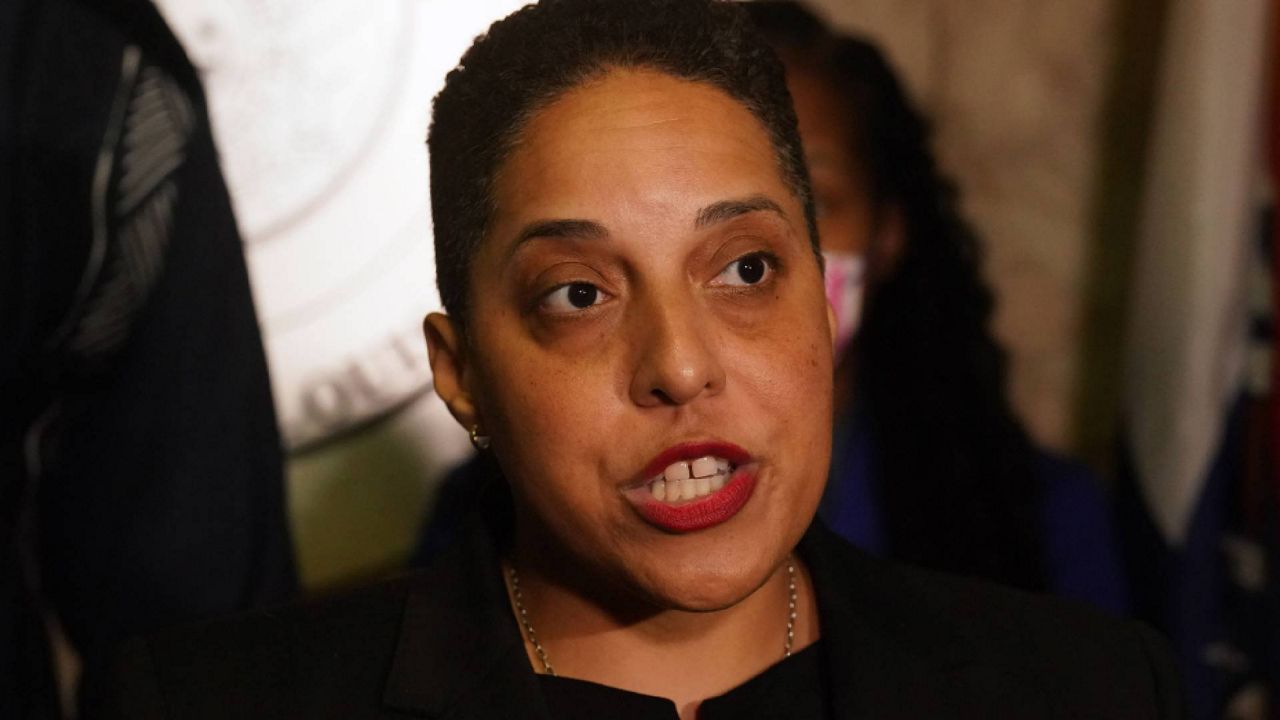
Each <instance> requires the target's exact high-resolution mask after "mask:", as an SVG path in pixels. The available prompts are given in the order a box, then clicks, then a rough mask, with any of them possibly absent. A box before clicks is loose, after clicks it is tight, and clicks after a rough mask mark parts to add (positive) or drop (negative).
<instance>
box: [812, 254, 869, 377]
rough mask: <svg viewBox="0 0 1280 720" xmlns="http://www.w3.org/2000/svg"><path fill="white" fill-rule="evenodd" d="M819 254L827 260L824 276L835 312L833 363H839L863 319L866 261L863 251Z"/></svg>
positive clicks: (829, 298)
mask: <svg viewBox="0 0 1280 720" xmlns="http://www.w3.org/2000/svg"><path fill="white" fill-rule="evenodd" d="M822 257H823V259H824V260H825V261H826V269H825V270H824V272H823V277H824V279H825V281H826V285H827V299H828V300H829V301H831V307H832V309H834V310H835V314H836V333H835V337H834V338H833V341H834V343H835V358H836V364H837V365H839V364H840V361H841V360H843V359H844V353H845V351H846V350H848V349H849V343H851V342H852V341H853V336H854V334H856V333H857V331H858V323H859V321H860V320H861V319H862V282H863V280H862V276H863V273H864V272H865V270H866V261H865V260H863V258H862V255H860V254H857V253H850V252H834V251H832V252H828V251H823V253H822Z"/></svg>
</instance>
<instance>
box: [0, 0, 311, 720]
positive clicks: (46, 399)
mask: <svg viewBox="0 0 1280 720" xmlns="http://www.w3.org/2000/svg"><path fill="white" fill-rule="evenodd" d="M0 149H2V150H3V156H4V162H5V172H4V173H2V174H3V177H4V178H5V181H4V182H3V183H0V717H3V718H35V717H49V718H53V717H58V716H59V713H57V711H56V710H55V708H54V702H53V698H54V695H53V685H52V680H51V675H50V673H49V668H50V667H51V666H52V663H51V662H50V659H49V654H48V650H47V647H46V645H45V640H44V623H43V619H42V618H41V617H40V616H39V612H49V613H52V614H53V615H54V616H55V617H56V619H57V620H58V622H59V624H60V625H61V628H62V629H63V631H64V632H65V633H66V636H67V637H68V638H69V639H70V641H71V644H72V645H73V647H74V649H75V650H76V651H77V652H78V653H79V654H80V656H81V658H82V660H83V661H84V675H83V685H82V687H83V703H82V708H81V717H83V718H93V717H96V716H95V713H94V710H95V702H94V701H95V697H96V694H97V692H98V690H99V689H101V685H100V684H99V683H98V678H99V677H100V672H99V671H100V670H101V669H102V667H103V666H105V665H106V664H107V663H108V662H109V660H110V658H111V657H112V656H113V655H114V652H115V650H116V648H117V646H118V644H119V643H120V642H122V641H123V640H124V639H126V638H128V637H130V636H133V635H137V634H140V633H147V632H152V631H154V630H155V629H157V628H159V627H163V626H167V625H172V624H175V623H179V622H182V623H187V622H191V621H193V620H196V619H199V618H206V617H215V616H223V615H226V614H228V613H232V612H242V611H244V610H248V609H250V608H253V607H261V606H264V605H266V604H276V603H279V602H282V601H283V600H284V599H286V598H288V597H290V596H291V595H292V594H293V590H294V587H295V578H294V569H293V554H292V547H291V543H290V539H289V535H288V532H287V525H286V522H285V507H284V487H283V485H284V481H283V478H284V476H283V472H282V468H281V463H282V455H281V449H280V437H279V434H278V432H277V430H276V423H275V413H274V409H273V405H272V399H271V388H270V384H269V381H268V375H267V364H266V358H265V355H264V353H263V347H262V342H261V339H260V338H259V333H258V324H257V318H256V316H255V313H254V307H253V299H252V296H251V294H250V287H249V277H248V274H247V272H246V269H245V262H244V257H243V255H242V249H241V242H240V235H239V233H238V231H237V229H236V222H235V217H234V216H233V214H232V209H231V202H230V199H229V198H228V195H227V190H226V187H225V186H224V183H223V179H222V174H221V171H220V169H219V166H218V158H217V152H216V150H215V147H214V143H213V138H212V135H211V130H210V126H209V121H208V114H207V112H206V104H205V98H204V94H203V92H202V90H201V87H200V84H199V81H198V78H197V76H196V71H195V69H194V68H193V67H192V66H191V64H190V63H189V62H188V61H187V58H186V57H185V55H184V54H183V51H182V48H181V47H180V46H179V44H178V42H177V40H176V39H175V38H174V37H173V35H172V34H171V33H170V32H169V30H168V28H167V27H166V26H165V23H164V21H163V19H162V18H161V16H160V14H159V12H158V11H157V9H156V7H155V5H154V4H153V3H152V2H149V1H148V0H16V1H14V2H6V1H5V0H0ZM37 608H39V610H37Z"/></svg>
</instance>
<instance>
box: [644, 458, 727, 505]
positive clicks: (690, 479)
mask: <svg viewBox="0 0 1280 720" xmlns="http://www.w3.org/2000/svg"><path fill="white" fill-rule="evenodd" d="M731 468H732V464H731V463H730V462H729V461H728V460H725V459H724V458H718V457H713V456H710V455H708V456H706V457H700V458H697V459H696V460H692V461H684V460H679V461H676V462H673V463H671V464H670V465H668V466H667V467H666V469H665V470H663V471H662V475H661V477H658V478H655V479H654V480H653V482H651V483H650V484H649V492H650V493H651V494H652V495H653V499H655V500H659V501H665V502H677V501H680V500H693V499H694V498H698V497H702V496H704V495H710V494H711V493H713V492H715V491H717V490H719V489H720V488H722V487H724V483H725V479H726V478H727V477H728V476H729V470H730V469H731Z"/></svg>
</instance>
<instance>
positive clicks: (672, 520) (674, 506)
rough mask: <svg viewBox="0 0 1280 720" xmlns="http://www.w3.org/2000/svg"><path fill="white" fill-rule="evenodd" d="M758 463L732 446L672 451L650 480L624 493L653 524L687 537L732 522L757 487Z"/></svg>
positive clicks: (649, 473) (651, 469) (648, 472)
mask: <svg viewBox="0 0 1280 720" xmlns="http://www.w3.org/2000/svg"><path fill="white" fill-rule="evenodd" d="M757 469H758V463H757V462H755V461H754V460H753V459H752V457H751V455H750V454H749V453H748V452H747V451H745V450H743V449H742V448H740V447H738V446H736V445H732V444H730V443H720V442H713V443H687V444H684V445H678V446H675V447H673V448H670V449H668V450H666V451H664V452H663V453H661V454H660V455H659V456H658V457H657V458H654V460H653V462H651V463H650V464H649V465H648V466H647V467H646V468H645V472H644V477H645V478H647V479H646V480H644V481H642V482H640V483H638V484H637V485H635V486H633V487H632V488H630V489H629V490H627V491H626V492H625V493H624V496H625V497H626V498H627V500H628V501H629V502H630V503H631V505H632V507H634V508H635V509H636V511H637V512H638V513H639V514H640V516H641V517H642V518H644V519H645V520H646V521H647V522H649V524H651V525H654V526H656V527H658V528H660V529H662V530H666V531H668V532H676V533H684V532H692V531H695V530H701V529H704V528H707V527H711V526H714V525H719V524H720V523H722V522H725V521H727V520H729V519H730V518H732V517H733V516H734V515H736V514H737V513H738V511H739V510H741V509H742V507H743V506H744V505H745V504H746V502H747V500H748V499H750V497H751V493H752V491H753V490H754V489H755V482H756V470H757Z"/></svg>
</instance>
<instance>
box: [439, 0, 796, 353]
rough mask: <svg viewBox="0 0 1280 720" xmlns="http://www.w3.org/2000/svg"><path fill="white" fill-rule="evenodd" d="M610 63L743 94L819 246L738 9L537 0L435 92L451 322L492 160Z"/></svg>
mask: <svg viewBox="0 0 1280 720" xmlns="http://www.w3.org/2000/svg"><path fill="white" fill-rule="evenodd" d="M614 68H643V69H651V70H655V71H659V72H663V73H666V74H668V75H671V76H673V77H676V78H680V79H684V80H691V81H695V82H702V83H706V84H708V85H710V86H712V87H715V88H718V89H719V90H721V91H723V92H725V93H727V94H728V95H729V96H730V97H732V98H734V99H735V100H737V101H738V102H740V103H742V104H743V106H745V107H746V109H747V110H748V111H750V112H751V114H752V115H753V116H754V117H755V118H756V119H757V120H759V121H760V123H761V124H762V125H763V126H764V129H765V131H766V132H767V133H768V136H769V140H770V142H771V143H772V145H773V147H774V150H775V152H776V154H777V159H778V166H779V169H780V171H781V173H782V178H783V180H784V181H785V182H786V184H787V185H788V187H789V188H790V189H791V191H792V192H793V193H794V194H795V196H796V198H797V199H799V200H800V202H801V203H802V205H803V207H804V213H805V220H806V222H807V225H808V231H809V238H810V242H811V243H812V245H813V248H814V252H815V253H817V252H818V244H817V230H816V223H815V220H814V210H813V199H812V192H811V190H810V186H809V173H808V169H807V168H806V166H805V162H804V153H803V150H802V147H801V144H800V136H799V132H798V130H797V128H796V117H795V111H794V110H793V109H792V106H791V96H790V94H788V92H787V86H786V79H785V75H784V72H783V69H782V65H781V63H780V62H779V61H778V59H777V58H776V56H775V55H774V54H773V51H772V50H771V49H770V47H769V45H768V44H767V43H766V42H765V41H764V40H763V39H762V38H761V37H760V36H759V35H758V33H757V31H756V29H755V27H754V25H753V23H752V22H751V21H750V19H749V18H747V17H746V15H745V14H744V13H743V12H742V10H741V8H738V7H737V6H736V5H734V4H733V3H732V2H725V1H722V0H542V2H539V3H537V4H536V5H528V6H526V7H524V8H523V9H521V10H518V11H517V12H515V13H514V14H512V15H510V16H508V17H507V18H505V19H503V20H499V21H498V22H496V23H494V24H493V25H492V26H491V27H490V28H489V30H488V32H486V33H485V34H483V35H481V36H480V37H478V38H476V41H475V42H474V43H473V44H472V45H471V48H470V49H468V50H467V52H466V53H465V54H464V55H463V56H462V60H461V61H460V63H459V64H458V66H457V67H456V68H455V69H454V70H453V71H451V72H450V73H449V75H448V77H447V78H446V80H445V85H444V89H443V90H441V91H440V94H439V95H437V96H436V98H435V105H434V111H433V117H432V122H431V129H430V132H429V133H428V136H427V147H428V149H429V151H430V157H431V214H432V218H433V223H434V226H435V228H434V229H435V247H436V279H437V283H438V285H439V288H440V299H441V301H442V302H443V304H444V307H445V309H446V310H447V311H448V312H449V314H450V315H451V316H453V317H454V318H455V320H457V321H458V322H459V323H460V327H462V328H465V327H466V325H467V321H468V318H467V296H468V292H469V289H470V270H471V260H472V257H473V256H474V255H475V252H476V248H477V247H479V244H480V241H481V239H482V238H483V237H484V234H485V232H486V231H487V229H488V224H489V221H490V219H491V217H492V216H493V212H494V199H493V186H494V178H495V176H496V174H497V172H498V170H499V168H500V166H501V164H502V162H503V161H504V160H505V159H506V157H507V155H508V154H509V153H510V151H511V150H512V148H513V146H514V144H515V143H516V142H517V141H518V139H519V134H520V132H521V131H522V130H523V129H524V127H525V126H526V125H527V123H528V121H529V120H530V118H532V116H533V115H534V114H535V113H536V112H538V111H539V110H540V109H542V108H544V107H546V106H547V105H548V104H550V103H551V102H553V101H554V100H555V99H556V98H558V97H560V96H561V95H562V94H564V93H565V92H566V91H568V90H571V89H573V88H575V87H578V86H580V85H582V84H583V83H585V82H588V81H590V80H592V79H594V78H597V77H599V76H600V75H602V74H603V73H605V72H608V71H609V70H611V69H614Z"/></svg>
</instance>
